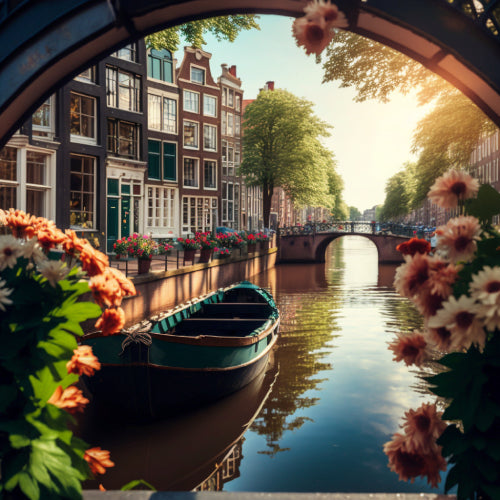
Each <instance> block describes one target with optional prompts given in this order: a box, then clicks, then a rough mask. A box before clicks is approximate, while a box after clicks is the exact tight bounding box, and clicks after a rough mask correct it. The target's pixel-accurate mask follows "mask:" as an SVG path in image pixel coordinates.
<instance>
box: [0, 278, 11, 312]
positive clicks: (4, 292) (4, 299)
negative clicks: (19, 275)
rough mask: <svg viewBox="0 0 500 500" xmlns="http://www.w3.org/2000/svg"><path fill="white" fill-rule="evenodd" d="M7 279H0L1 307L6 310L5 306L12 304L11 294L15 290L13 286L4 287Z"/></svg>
mask: <svg viewBox="0 0 500 500" xmlns="http://www.w3.org/2000/svg"><path fill="white" fill-rule="evenodd" d="M5 283H6V281H5V280H0V309H1V310H2V311H5V306H8V305H10V304H12V300H11V299H9V298H8V297H9V295H10V294H11V293H12V292H13V290H12V288H4V286H5Z"/></svg>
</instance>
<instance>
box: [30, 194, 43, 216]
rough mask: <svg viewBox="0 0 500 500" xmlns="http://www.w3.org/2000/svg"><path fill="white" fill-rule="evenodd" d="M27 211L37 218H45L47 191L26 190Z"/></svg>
mask: <svg viewBox="0 0 500 500" xmlns="http://www.w3.org/2000/svg"><path fill="white" fill-rule="evenodd" d="M26 211H27V212H28V213H29V214H31V215H36V216H37V217H44V216H45V191H37V190H34V189H27V190H26Z"/></svg>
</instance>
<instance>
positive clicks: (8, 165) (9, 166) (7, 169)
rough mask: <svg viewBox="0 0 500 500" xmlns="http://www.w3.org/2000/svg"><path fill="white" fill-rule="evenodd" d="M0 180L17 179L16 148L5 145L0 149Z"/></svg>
mask: <svg viewBox="0 0 500 500" xmlns="http://www.w3.org/2000/svg"><path fill="white" fill-rule="evenodd" d="M0 180H6V181H15V180H17V149H16V148H10V147H5V148H3V149H1V150H0Z"/></svg>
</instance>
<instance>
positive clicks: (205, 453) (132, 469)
mask: <svg viewBox="0 0 500 500" xmlns="http://www.w3.org/2000/svg"><path fill="white" fill-rule="evenodd" d="M272 358H273V354H272V353H271V356H270V360H269V363H268V365H267V367H266V369H265V370H263V371H262V372H261V373H260V374H259V375H257V377H256V378H255V379H253V380H252V381H251V382H250V383H249V384H248V385H246V386H245V387H243V388H242V389H241V390H239V391H237V392H235V393H233V394H230V395H229V396H227V397H225V398H222V399H219V400H218V401H216V402H214V403H213V404H207V405H205V406H203V407H200V408H195V409H193V410H191V411H188V412H185V413H182V414H179V415H172V416H170V417H167V418H165V419H162V420H156V421H154V422H148V424H147V425H136V424H133V423H126V422H125V423H124V422H123V421H122V420H120V425H118V426H117V425H116V422H117V421H116V418H114V417H111V418H106V417H105V416H104V417H103V416H102V414H101V412H96V411H95V409H94V408H93V407H92V406H91V407H89V408H88V409H87V410H86V411H85V412H84V413H83V414H82V415H81V416H80V415H78V416H77V418H78V420H79V423H78V432H79V437H81V438H82V439H84V440H85V441H86V442H88V443H98V444H99V446H101V447H102V448H104V449H106V450H109V451H110V453H111V459H112V460H113V462H115V464H116V467H112V468H111V469H108V470H107V471H106V475H105V476H103V477H99V478H98V479H95V480H89V481H87V482H85V483H84V485H83V487H84V489H86V490H88V489H97V488H98V486H99V483H102V484H103V486H104V487H105V488H106V489H108V490H119V489H120V488H121V487H122V486H123V485H124V484H127V483H128V482H129V481H131V480H132V479H139V478H140V479H144V480H145V481H147V482H148V483H150V484H151V485H153V486H154V487H155V488H156V489H157V490H158V491H190V490H195V489H206V482H207V481H209V482H210V483H211V484H212V485H213V483H214V482H215V483H218V484H217V485H216V486H217V487H218V488H219V489H221V488H222V486H223V484H222V481H221V478H220V476H221V475H222V476H224V482H227V481H229V480H231V478H233V477H234V476H233V475H236V477H237V475H238V474H239V469H238V467H237V466H238V464H239V460H241V455H239V454H238V451H241V445H242V441H243V439H244V435H245V433H246V432H247V430H248V429H249V428H250V427H251V425H252V423H253V422H254V421H255V419H256V418H258V415H259V414H261V411H262V409H263V408H264V406H265V404H266V401H267V400H268V398H269V396H270V395H271V394H272V391H273V387H274V384H275V382H276V380H277V377H278V374H279V366H278V364H277V363H276V362H273V359H272ZM235 455H236V456H237V457H238V455H239V459H237V460H236V461H235V462H231V459H234V458H235ZM229 471H230V472H229ZM212 487H213V486H212ZM214 489H215V488H214Z"/></svg>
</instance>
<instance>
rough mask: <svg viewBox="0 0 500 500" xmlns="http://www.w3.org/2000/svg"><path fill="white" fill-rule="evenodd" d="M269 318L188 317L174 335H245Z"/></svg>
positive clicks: (178, 326) (179, 325) (177, 327)
mask: <svg viewBox="0 0 500 500" xmlns="http://www.w3.org/2000/svg"><path fill="white" fill-rule="evenodd" d="M267 320H268V318H261V319H234V318H188V319H185V320H184V321H183V322H182V323H180V324H178V325H177V326H176V327H175V331H174V335H186V336H197V335H221V336H235V337H244V336H246V335H249V334H250V333H252V332H253V331H254V330H256V329H257V328H259V327H261V326H262V325H263V324H264V323H265V322H266V321H267Z"/></svg>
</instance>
